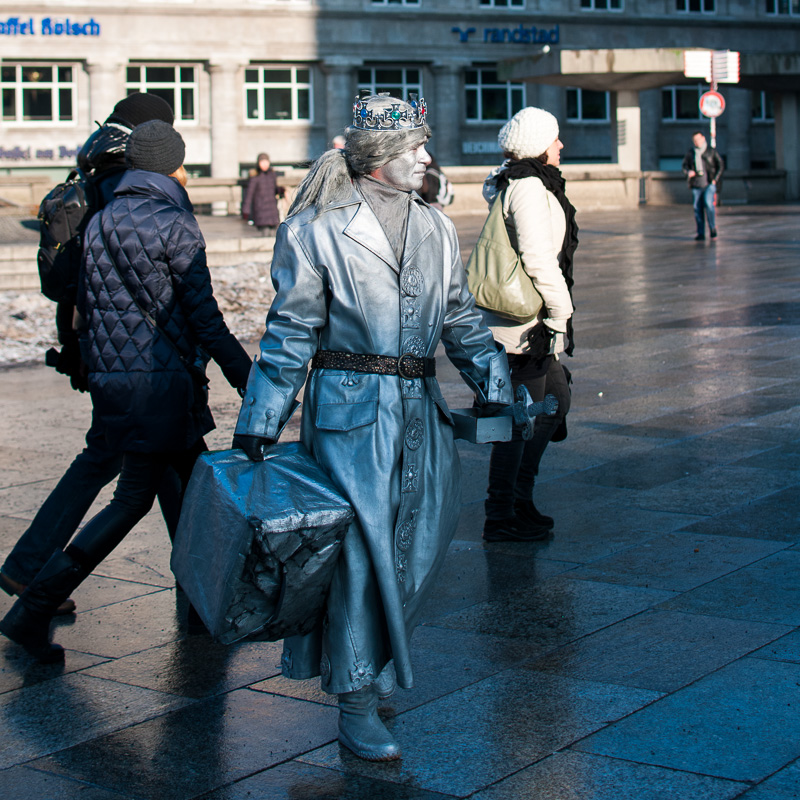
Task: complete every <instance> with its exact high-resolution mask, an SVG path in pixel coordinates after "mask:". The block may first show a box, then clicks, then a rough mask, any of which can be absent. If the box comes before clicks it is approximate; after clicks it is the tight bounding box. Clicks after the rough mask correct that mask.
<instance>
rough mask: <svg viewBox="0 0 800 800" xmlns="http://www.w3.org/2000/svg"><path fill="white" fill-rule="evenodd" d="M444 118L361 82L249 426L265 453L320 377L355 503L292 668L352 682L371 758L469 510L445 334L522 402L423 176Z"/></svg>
mask: <svg viewBox="0 0 800 800" xmlns="http://www.w3.org/2000/svg"><path fill="white" fill-rule="evenodd" d="M430 135H431V131H430V128H429V127H428V125H427V122H426V108H425V103H424V101H423V100H421V99H419V100H417V99H416V98H413V97H412V99H411V100H410V101H409V102H404V101H403V100H401V99H398V98H394V97H390V96H389V95H372V96H369V97H365V98H360V99H357V101H356V103H355V106H354V116H353V124H352V125H351V126H350V127H349V128H348V129H347V133H346V136H347V142H346V145H345V148H344V149H343V150H335V149H333V150H329V151H327V152H326V153H324V154H323V155H322V156H321V157H320V158H319V159H318V160H317V161H316V162H315V164H314V165H313V167H312V168H311V170H310V172H309V174H308V176H307V177H306V178H305V180H304V181H303V183H302V184H301V185H300V187H299V189H298V191H297V194H296V196H295V200H294V203H293V205H292V207H291V209H290V210H289V216H288V217H287V219H286V220H285V222H284V223H283V224H282V225H281V226H280V227H279V229H278V236H277V241H276V244H275V256H274V259H273V262H272V279H273V282H274V284H275V288H276V296H275V299H274V300H273V302H272V305H271V307H270V310H269V315H268V317H267V326H266V332H265V333H264V336H263V338H262V340H261V346H260V355H259V356H258V358H257V360H256V363H255V364H254V365H253V368H252V371H251V373H250V378H249V381H248V385H247V392H246V394H245V397H244V400H243V403H242V409H241V412H240V414H239V420H238V423H237V426H236V436H235V438H234V447H241V448H242V449H243V450H244V451H245V452H246V453H247V454H248V456H250V458H252V459H254V460H260V459H262V458H263V457H264V452H265V450H267V449H268V447H269V445H270V444H271V443H273V442H275V441H276V440H277V439H278V437H279V435H280V432H281V430H282V429H283V426H284V425H285V424H286V421H287V420H288V418H289V417H290V416H291V414H292V412H293V411H294V410H295V408H296V407H297V403H296V401H295V399H294V398H295V396H296V395H297V393H298V391H299V390H300V388H301V387H302V386H303V384H304V383H305V384H306V388H305V394H304V402H303V417H302V424H301V437H302V441H303V443H304V444H305V445H306V447H307V448H308V450H309V451H310V452H311V454H312V455H313V456H314V458H315V459H316V461H317V462H318V463H319V464H320V466H321V467H322V468H323V469H324V470H325V471H326V472H327V473H328V474H329V475H330V477H331V478H332V479H333V480H334V482H335V483H336V484H337V486H339V487H340V488H341V489H342V491H343V492H344V494H345V496H346V497H347V499H348V500H349V502H350V504H351V505H352V507H353V509H354V511H355V514H356V519H355V521H354V522H353V523H352V524H351V526H350V528H349V530H348V532H347V535H346V536H345V539H344V543H343V548H342V553H341V555H340V557H339V560H338V562H337V567H336V572H335V574H334V577H333V581H332V583H331V586H330V590H329V593H328V597H327V601H326V610H325V618H324V620H323V623H322V624H321V625H320V627H319V629H318V630H316V631H314V632H312V633H310V634H308V635H307V636H295V637H289V638H287V639H286V640H285V641H284V652H283V659H282V670H283V674H284V675H285V676H286V677H289V678H296V679H305V678H311V677H315V676H320V677H321V685H322V689H323V690H324V691H326V692H328V693H331V694H336V695H338V703H339V741H340V742H341V744H342V745H344V746H345V747H347V748H348V749H350V750H351V751H352V752H354V753H355V754H356V755H357V756H359V757H360V758H364V759H367V760H369V761H391V760H394V759H397V758H399V757H400V745H399V743H398V742H397V741H396V740H395V739H394V737H393V736H392V735H391V733H390V732H389V731H388V730H387V728H386V727H385V725H384V724H383V722H382V721H381V719H380V718H379V717H378V714H377V705H378V699H379V696H381V697H385V696H388V695H389V694H391V692H392V690H393V688H394V682H395V675H396V682H397V684H399V685H400V686H401V687H404V688H410V687H411V686H412V685H413V673H412V668H411V659H410V639H411V634H412V632H413V630H414V627H415V626H416V624H417V622H418V621H419V618H420V613H421V611H422V608H423V604H424V601H425V599H426V597H427V596H428V595H429V594H430V591H431V589H432V587H433V584H434V582H435V579H436V576H437V573H438V571H439V569H440V567H441V566H442V562H443V560H444V557H445V554H446V551H447V547H448V544H449V542H450V541H451V539H452V536H453V534H454V531H455V526H456V523H457V521H458V516H459V507H460V468H459V464H458V454H457V451H456V448H455V441H454V430H453V422H452V418H451V416H450V412H449V410H448V408H447V405H446V403H445V400H444V398H443V397H442V393H441V390H440V388H439V385H438V383H437V381H436V377H435V361H434V353H435V351H436V348H437V345H438V344H439V342H442V343H443V345H444V348H445V351H446V353H447V355H448V357H449V358H450V360H451V361H452V362H453V363H454V364H455V365H456V366H457V367H458V369H459V370H460V371H461V373H462V375H464V376H465V380H467V382H468V383H469V385H470V386H471V387H473V389H474V391H475V393H476V397H477V403H478V405H479V406H481V407H482V408H484V409H485V410H487V411H492V410H496V408H499V407H500V406H501V405H502V404H509V403H510V402H511V392H510V382H509V375H508V368H507V364H506V357H505V353H504V352H503V349H502V348H501V347H499V346H498V345H497V344H496V343H495V341H494V340H493V339H492V335H491V333H490V332H489V330H488V328H486V326H485V325H484V324H483V322H482V320H481V318H480V315H479V314H478V313H477V311H476V309H475V305H474V300H473V298H472V295H471V294H470V293H469V290H468V288H467V279H466V273H465V271H464V268H463V265H462V263H461V256H460V253H459V246H458V239H457V236H456V232H455V227H454V226H453V224H452V222H451V221H450V220H449V219H448V218H447V217H446V216H445V215H444V214H442V213H441V212H440V211H437V210H436V209H434V208H431V207H430V206H429V205H427V204H426V203H425V202H424V201H423V200H422V199H421V198H420V197H419V195H418V194H417V191H418V190H419V189H420V187H421V186H422V179H423V176H424V174H425V168H426V166H427V164H428V163H429V161H430V157H429V156H428V154H427V152H426V143H427V141H428V139H429V137H430ZM309 366H310V367H311V370H310V372H308V367H309ZM265 502H266V498H265ZM393 672H394V675H393Z"/></svg>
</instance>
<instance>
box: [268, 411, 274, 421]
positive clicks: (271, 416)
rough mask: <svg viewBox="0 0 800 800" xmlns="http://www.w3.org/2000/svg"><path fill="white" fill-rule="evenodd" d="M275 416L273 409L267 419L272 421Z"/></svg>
mask: <svg viewBox="0 0 800 800" xmlns="http://www.w3.org/2000/svg"><path fill="white" fill-rule="evenodd" d="M274 416H275V412H274V411H273V410H272V409H269V411H267V419H272V418H273V417H274Z"/></svg>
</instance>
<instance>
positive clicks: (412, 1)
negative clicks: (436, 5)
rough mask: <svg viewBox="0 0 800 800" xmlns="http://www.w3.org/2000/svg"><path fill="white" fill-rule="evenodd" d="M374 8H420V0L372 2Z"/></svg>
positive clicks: (380, 0) (374, 0) (376, 0)
mask: <svg viewBox="0 0 800 800" xmlns="http://www.w3.org/2000/svg"><path fill="white" fill-rule="evenodd" d="M372 5H374V6H418V5H419V0H372Z"/></svg>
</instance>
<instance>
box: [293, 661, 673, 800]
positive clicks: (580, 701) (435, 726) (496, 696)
mask: <svg viewBox="0 0 800 800" xmlns="http://www.w3.org/2000/svg"><path fill="white" fill-rule="evenodd" d="M658 697H659V695H658V694H657V693H655V692H649V691H645V690H641V689H628V688H623V687H615V686H608V685H605V684H602V683H594V682H591V681H582V680H574V679H569V678H560V677H557V676H554V675H545V674H542V673H534V672H530V671H525V670H518V669H510V670H506V671H505V672H501V673H499V674H497V675H495V676H493V677H491V678H487V679H486V680H482V681H480V682H478V683H475V684H472V685H471V686H468V687H466V688H464V689H462V690H460V691H458V692H454V693H452V694H449V695H447V696H446V697H443V698H440V699H438V700H434V701H432V702H430V703H426V704H425V705H424V706H421V707H419V708H416V709H413V710H412V711H408V712H406V713H404V714H401V715H399V716H397V717H394V718H391V719H389V720H388V721H387V723H386V724H387V727H388V728H389V729H390V730H391V731H392V733H393V734H394V736H395V737H396V738H397V740H398V741H399V742H400V745H401V747H402V748H403V759H402V761H397V762H393V763H391V764H383V765H381V764H370V763H369V762H365V761H362V760H361V759H358V758H356V757H354V756H353V757H351V754H350V753H349V752H347V751H346V750H344V749H342V748H341V746H340V745H339V744H332V745H328V746H326V747H323V748H321V749H319V750H315V751H313V752H310V753H306V754H305V755H303V756H301V757H300V758H299V759H298V760H299V761H302V762H303V763H307V764H316V765H317V766H322V767H329V768H333V769H344V770H346V771H347V772H349V773H351V774H357V775H362V776H364V777H370V778H378V777H380V778H382V779H383V780H388V781H392V782H395V783H400V784H405V785H412V786H418V787H420V788H423V789H429V790H432V791H438V792H442V793H444V794H452V795H455V796H456V797H466V796H467V795H469V794H471V793H472V792H475V791H477V790H479V789H482V788H485V787H486V786H489V785H491V784H493V783H495V782H496V781H498V780H501V779H502V778H505V777H507V776H509V775H511V774H513V773H515V772H517V771H519V770H520V769H523V768H524V767H526V766H529V765H530V764H532V763H533V762H535V761H537V760H539V759H541V758H544V757H545V756H547V755H549V754H550V753H552V752H553V751H554V750H558V749H560V748H562V747H566V746H567V745H569V744H570V743H571V742H574V741H576V740H577V739H579V738H581V737H583V736H585V735H587V734H588V733H589V732H591V731H593V730H596V729H598V728H600V727H602V726H603V725H605V724H607V723H608V722H610V721H612V720H614V719H619V718H620V717H622V716H625V715H627V714H630V713H631V712H633V711H634V710H636V709H638V708H641V707H642V706H644V705H646V704H648V703H650V702H652V701H653V700H655V699H657V698H658Z"/></svg>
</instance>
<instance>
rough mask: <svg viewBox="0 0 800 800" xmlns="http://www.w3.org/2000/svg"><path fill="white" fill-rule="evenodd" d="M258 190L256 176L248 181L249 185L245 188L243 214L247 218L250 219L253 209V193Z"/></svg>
mask: <svg viewBox="0 0 800 800" xmlns="http://www.w3.org/2000/svg"><path fill="white" fill-rule="evenodd" d="M255 190H256V182H255V178H250V180H249V181H247V186H246V187H245V190H244V200H242V216H243V217H244V218H245V219H250V215H251V214H252V209H253V193H254V192H255Z"/></svg>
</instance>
